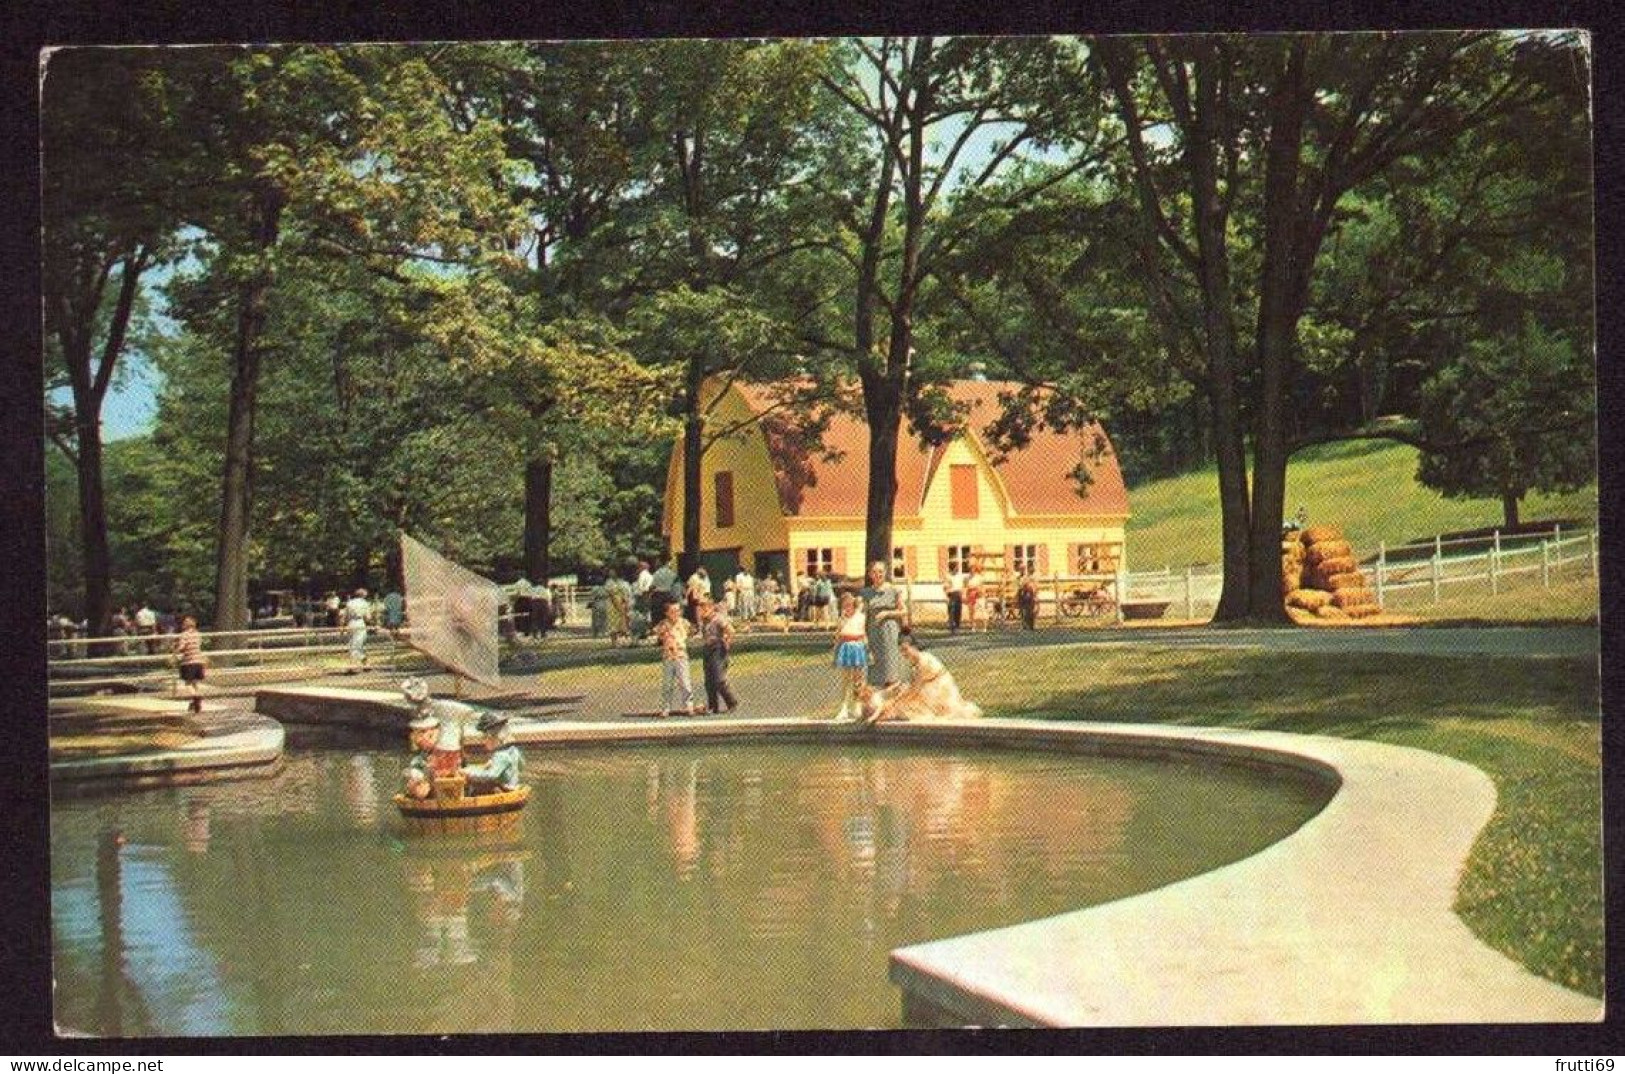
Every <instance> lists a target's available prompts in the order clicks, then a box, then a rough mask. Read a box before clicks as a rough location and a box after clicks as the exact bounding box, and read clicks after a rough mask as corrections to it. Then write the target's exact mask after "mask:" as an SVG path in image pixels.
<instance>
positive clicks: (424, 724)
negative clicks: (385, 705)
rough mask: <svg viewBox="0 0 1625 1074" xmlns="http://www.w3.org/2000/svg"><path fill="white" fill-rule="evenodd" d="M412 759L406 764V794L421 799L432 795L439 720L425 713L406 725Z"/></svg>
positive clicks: (429, 713)
mask: <svg viewBox="0 0 1625 1074" xmlns="http://www.w3.org/2000/svg"><path fill="white" fill-rule="evenodd" d="M406 727H407V739H408V741H410V742H411V744H412V758H411V760H409V761H407V762H406V773H405V777H406V794H407V797H409V798H417V799H423V798H427V797H429V796H430V795H431V794H433V793H434V768H433V766H434V747H435V743H436V742H437V741H438V740H439V738H440V718H439V717H438V716H436V715H434V713H432V712H426V713H424V714H422V715H420V716H415V717H413V718H412V722H411V723H409V724H407V725H406Z"/></svg>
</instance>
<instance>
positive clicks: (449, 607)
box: [401, 533, 502, 686]
mask: <svg viewBox="0 0 1625 1074" xmlns="http://www.w3.org/2000/svg"><path fill="white" fill-rule="evenodd" d="M401 571H402V574H403V575H404V576H405V579H406V610H407V614H408V616H409V617H410V621H411V627H412V630H411V635H410V637H411V645H412V647H413V648H414V649H417V650H418V651H419V652H422V653H424V654H425V655H427V656H428V657H430V658H431V659H433V660H435V661H437V662H438V663H440V664H441V665H443V666H444V667H446V668H448V669H450V670H451V671H455V672H456V673H457V674H459V675H463V676H466V677H467V678H470V679H473V680H474V681H475V682H481V683H485V684H486V685H489V686H495V685H497V684H498V683H499V682H501V681H502V680H501V674H500V673H499V672H498V670H497V616H498V614H499V610H500V607H501V604H502V597H501V590H500V589H499V588H498V587H497V584H496V583H495V582H492V581H491V580H489V579H487V578H482V577H480V576H479V575H477V574H475V573H474V572H473V571H471V570H468V569H467V568H465V567H460V566H458V565H457V564H455V563H453V562H452V561H451V560H449V559H447V558H446V557H444V556H442V555H440V554H439V553H438V552H436V551H435V550H434V549H432V548H430V547H429V546H428V545H425V544H424V543H422V542H421V541H418V540H414V539H413V538H412V537H409V536H407V535H406V534H405V533H402V534H401Z"/></svg>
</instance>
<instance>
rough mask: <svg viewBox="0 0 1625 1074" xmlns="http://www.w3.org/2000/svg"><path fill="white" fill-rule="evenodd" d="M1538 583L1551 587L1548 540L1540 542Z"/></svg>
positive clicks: (1550, 560) (1550, 561)
mask: <svg viewBox="0 0 1625 1074" xmlns="http://www.w3.org/2000/svg"><path fill="white" fill-rule="evenodd" d="M1540 584H1541V586H1542V587H1543V588H1545V589H1550V588H1552V546H1551V543H1550V542H1549V541H1542V542H1540Z"/></svg>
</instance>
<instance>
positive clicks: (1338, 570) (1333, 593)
mask: <svg viewBox="0 0 1625 1074" xmlns="http://www.w3.org/2000/svg"><path fill="white" fill-rule="evenodd" d="M1370 585H1371V583H1370V579H1368V578H1367V577H1366V575H1365V572H1364V571H1362V570H1360V562H1359V560H1358V559H1357V558H1356V557H1355V554H1354V547H1353V545H1351V544H1349V542H1348V539H1347V538H1346V537H1344V536H1343V530H1342V529H1341V528H1340V527H1338V526H1310V527H1309V528H1308V529H1304V530H1298V531H1296V532H1294V533H1289V534H1286V535H1284V536H1282V538H1281V596H1282V599H1283V600H1284V601H1285V603H1286V606H1287V607H1288V608H1300V609H1302V610H1304V611H1306V612H1310V613H1312V614H1313V615H1315V616H1316V617H1318V618H1321V619H1366V618H1369V617H1370V616H1373V615H1377V614H1379V613H1381V611H1382V608H1381V606H1380V605H1378V604H1377V596H1376V594H1375V593H1373V592H1372V591H1371V588H1370Z"/></svg>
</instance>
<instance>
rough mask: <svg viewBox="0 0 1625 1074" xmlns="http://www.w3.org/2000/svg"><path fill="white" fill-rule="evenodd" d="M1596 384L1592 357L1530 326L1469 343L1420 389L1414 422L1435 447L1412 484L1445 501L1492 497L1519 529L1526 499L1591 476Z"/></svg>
mask: <svg viewBox="0 0 1625 1074" xmlns="http://www.w3.org/2000/svg"><path fill="white" fill-rule="evenodd" d="M1595 384H1596V381H1595V375H1594V364H1593V361H1592V356H1591V354H1590V353H1589V352H1588V351H1586V350H1582V349H1581V348H1580V347H1577V346H1576V345H1575V343H1574V341H1573V340H1571V339H1566V338H1564V337H1563V336H1561V335H1558V334H1556V333H1554V332H1550V331H1547V330H1545V329H1543V328H1542V327H1541V326H1540V325H1539V324H1537V323H1535V321H1534V320H1533V319H1530V320H1529V321H1528V322H1527V323H1525V325H1524V326H1523V330H1522V331H1521V332H1519V333H1517V334H1516V335H1511V336H1503V337H1496V338H1490V339H1478V340H1474V341H1473V342H1471V343H1470V344H1468V346H1467V348H1466V351H1465V352H1464V353H1463V354H1462V355H1461V356H1460V357H1459V358H1457V359H1456V360H1455V361H1453V362H1451V363H1450V364H1449V365H1447V366H1445V368H1444V369H1442V370H1440V371H1439V372H1438V373H1437V374H1435V375H1434V376H1433V377H1432V378H1431V379H1430V380H1429V381H1428V382H1427V384H1426V385H1424V387H1423V389H1422V401H1421V408H1420V413H1419V415H1418V417H1419V419H1420V422H1421V425H1422V427H1423V428H1424V429H1426V430H1427V431H1428V435H1429V438H1430V440H1431V441H1432V442H1433V444H1434V445H1435V446H1434V447H1433V449H1432V450H1425V451H1424V453H1423V455H1422V457H1421V462H1420V465H1419V467H1418V470H1417V478H1418V479H1419V480H1420V481H1421V482H1422V483H1423V484H1425V485H1427V486H1428V487H1430V488H1435V489H1438V490H1439V491H1440V492H1443V493H1444V494H1445V495H1446V496H1452V497H1459V498H1476V497H1493V498H1496V499H1499V500H1500V501H1501V505H1502V510H1503V513H1504V517H1505V522H1506V526H1507V528H1508V529H1513V530H1515V529H1517V527H1518V501H1519V500H1521V499H1523V498H1524V496H1526V495H1527V494H1529V493H1530V492H1572V491H1574V490H1575V489H1578V488H1580V487H1582V486H1583V485H1585V484H1586V483H1588V482H1590V481H1593V480H1595V479H1596V475H1597V446H1596V439H1595V437H1594V435H1593V430H1594V421H1595V414H1596V412H1595V406H1594V393H1595Z"/></svg>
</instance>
